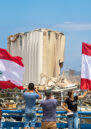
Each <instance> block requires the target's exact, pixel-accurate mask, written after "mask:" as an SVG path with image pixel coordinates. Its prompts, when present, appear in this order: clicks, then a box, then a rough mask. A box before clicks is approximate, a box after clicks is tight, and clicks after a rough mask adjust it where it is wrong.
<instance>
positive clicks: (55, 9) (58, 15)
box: [0, 0, 91, 70]
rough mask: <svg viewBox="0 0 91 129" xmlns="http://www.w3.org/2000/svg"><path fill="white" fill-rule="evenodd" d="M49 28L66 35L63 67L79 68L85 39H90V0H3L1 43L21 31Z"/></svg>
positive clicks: (0, 8) (0, 4)
mask: <svg viewBox="0 0 91 129" xmlns="http://www.w3.org/2000/svg"><path fill="white" fill-rule="evenodd" d="M38 28H48V29H53V30H57V31H60V32H63V33H64V34H65V36H66V48H65V63H64V69H68V68H72V69H76V70H80V66H81V45H82V42H87V43H91V0H0V47H1V48H7V37H8V36H9V35H11V34H15V33H18V32H25V31H32V30H34V29H38Z"/></svg>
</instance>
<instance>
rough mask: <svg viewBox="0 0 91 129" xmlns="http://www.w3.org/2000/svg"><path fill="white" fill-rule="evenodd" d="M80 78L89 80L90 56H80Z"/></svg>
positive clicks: (90, 71)
mask: <svg viewBox="0 0 91 129" xmlns="http://www.w3.org/2000/svg"><path fill="white" fill-rule="evenodd" d="M81 78H85V79H89V80H91V56H87V55H84V54H82V68H81Z"/></svg>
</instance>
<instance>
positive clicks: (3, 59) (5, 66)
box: [0, 48, 24, 89]
mask: <svg viewBox="0 0 91 129" xmlns="http://www.w3.org/2000/svg"><path fill="white" fill-rule="evenodd" d="M21 60H22V58H21V57H18V56H17V57H13V56H11V55H10V54H9V53H8V52H7V50H5V49H2V48H0V88H2V89H6V88H16V87H17V88H19V89H23V86H22V82H23V74H24V65H23V63H22V61H21Z"/></svg>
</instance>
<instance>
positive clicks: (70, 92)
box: [68, 90, 73, 98]
mask: <svg viewBox="0 0 91 129" xmlns="http://www.w3.org/2000/svg"><path fill="white" fill-rule="evenodd" d="M72 92H73V90H70V91H68V96H69V98H70V97H71V95H72Z"/></svg>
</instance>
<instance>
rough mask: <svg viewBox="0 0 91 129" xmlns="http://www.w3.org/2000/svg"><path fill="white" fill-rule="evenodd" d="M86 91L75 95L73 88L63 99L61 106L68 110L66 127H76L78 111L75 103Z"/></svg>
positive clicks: (70, 128)
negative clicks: (80, 94)
mask: <svg viewBox="0 0 91 129" xmlns="http://www.w3.org/2000/svg"><path fill="white" fill-rule="evenodd" d="M87 93H88V91H86V92H84V94H83V95H82V96H77V95H76V92H74V90H71V91H69V92H68V98H67V99H66V100H65V101H64V103H63V105H62V107H63V108H64V109H65V110H66V111H67V112H68V113H67V120H68V129H73V127H74V129H78V112H77V105H78V100H79V99H83V98H84V97H85V96H86V95H87Z"/></svg>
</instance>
